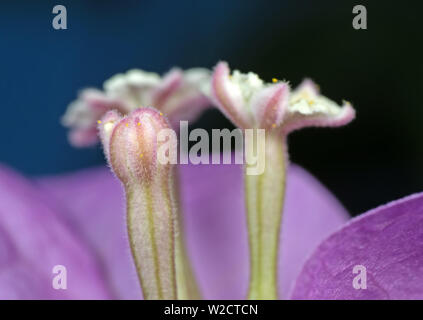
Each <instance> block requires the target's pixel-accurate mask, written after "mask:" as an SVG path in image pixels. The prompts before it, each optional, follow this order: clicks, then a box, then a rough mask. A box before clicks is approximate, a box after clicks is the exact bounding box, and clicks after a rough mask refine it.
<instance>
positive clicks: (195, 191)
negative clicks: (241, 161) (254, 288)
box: [0, 165, 423, 299]
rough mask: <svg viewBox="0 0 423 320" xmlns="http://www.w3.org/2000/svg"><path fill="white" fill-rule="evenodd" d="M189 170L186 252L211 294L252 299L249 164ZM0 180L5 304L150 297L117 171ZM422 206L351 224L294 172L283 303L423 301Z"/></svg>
mask: <svg viewBox="0 0 423 320" xmlns="http://www.w3.org/2000/svg"><path fill="white" fill-rule="evenodd" d="M179 169H180V176H181V179H180V182H181V193H182V200H183V201H182V202H183V206H184V208H185V210H184V212H185V222H186V225H185V233H186V240H187V247H188V251H189V256H190V258H191V260H192V262H193V265H194V269H195V273H196V275H197V278H198V282H199V284H200V289H201V291H202V294H203V297H204V298H206V299H244V298H245V297H246V296H245V292H246V289H247V286H248V273H249V267H248V265H249V263H248V248H247V247H248V244H247V228H246V225H245V216H244V209H245V208H244V202H243V195H242V188H241V186H242V170H241V167H240V166H239V165H195V166H194V165H182V166H180V167H179ZM0 176H1V179H0V191H1V192H0V195H1V201H0V237H1V242H0V243H1V247H0V248H1V249H0V265H1V273H0V297H1V298H2V299H109V298H115V299H139V298H141V297H142V294H141V290H140V287H139V283H138V280H137V276H136V271H135V267H134V264H133V260H132V258H131V255H130V249H129V244H128V240H127V236H126V230H125V222H124V217H125V210H124V196H123V192H122V190H121V187H120V185H119V182H118V181H117V179H116V178H114V177H113V175H112V174H111V173H110V171H109V170H108V169H107V168H105V167H103V168H96V169H86V170H83V171H80V172H77V173H74V174H67V175H62V176H53V177H46V178H41V179H38V180H36V181H30V180H28V179H26V178H24V177H22V176H20V175H19V174H17V173H15V172H13V171H11V170H10V169H7V168H4V167H2V168H0ZM204 203H207V204H208V205H206V206H205V205H204ZM422 211H423V195H422V194H417V195H414V196H411V197H407V198H404V199H401V200H399V201H395V202H392V203H390V204H388V205H385V206H382V207H379V208H376V209H374V210H372V211H370V212H368V213H366V214H363V215H361V216H359V217H358V218H355V219H352V220H350V221H349V222H347V220H348V215H347V213H346V212H345V210H344V209H343V207H342V206H341V205H340V204H339V202H338V201H337V200H336V199H335V198H334V197H333V196H332V195H331V194H330V193H329V192H328V191H327V190H326V189H325V188H324V187H323V186H322V185H321V184H320V183H319V182H318V181H317V180H316V179H314V178H313V177H312V176H311V175H310V174H308V173H307V172H305V171H304V170H303V169H301V168H299V167H297V166H295V165H291V166H290V168H289V170H288V182H287V192H286V200H285V210H284V215H285V219H284V224H283V227H282V228H283V233H282V239H281V245H280V251H281V255H280V257H281V259H280V263H279V264H280V265H281V263H282V261H283V268H281V277H280V279H279V283H278V287H279V291H280V292H281V296H280V297H281V298H294V299H317V298H325V299H360V298H362V299H371V298H374V299H385V298H391V299H395V298H399V299H412V298H414V299H415V298H418V299H421V298H423V286H421V283H422V282H423V272H422V267H423V254H422V252H423V250H422V249H423V248H422V246H423V225H422V224H423V222H422V218H421V217H422V215H423V212H422ZM325 239H326V240H325ZM322 240H323V241H322ZM319 243H320V245H318V244H319ZM304 263H305V264H304ZM58 264H61V265H64V266H66V267H67V270H68V272H67V275H68V289H67V290H55V289H53V288H52V285H51V282H52V278H53V276H54V274H53V273H52V268H53V266H54V265H58ZM354 265H364V266H366V267H367V272H368V276H367V289H366V290H355V289H354V288H353V287H352V285H351V284H352V281H353V278H354V276H355V275H354V274H353V273H352V268H353V266H354ZM294 284H295V288H294Z"/></svg>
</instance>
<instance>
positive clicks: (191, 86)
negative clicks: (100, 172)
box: [62, 68, 210, 147]
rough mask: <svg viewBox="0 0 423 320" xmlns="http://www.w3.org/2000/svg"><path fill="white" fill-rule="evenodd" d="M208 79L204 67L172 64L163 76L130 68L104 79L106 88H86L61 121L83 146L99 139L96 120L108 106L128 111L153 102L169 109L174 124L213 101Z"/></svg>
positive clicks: (207, 72)
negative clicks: (191, 67)
mask: <svg viewBox="0 0 423 320" xmlns="http://www.w3.org/2000/svg"><path fill="white" fill-rule="evenodd" d="M209 82H210V71H209V70H207V69H203V68H193V69H188V70H185V71H182V70H180V69H178V68H173V69H171V70H170V71H169V72H168V73H166V74H165V75H164V76H163V77H160V76H159V75H158V74H156V73H153V72H145V71H143V70H138V69H134V70H130V71H128V72H126V73H125V74H117V75H115V76H113V77H112V78H110V79H109V80H107V81H105V83H104V90H103V91H101V90H97V89H85V90H83V91H82V92H81V93H80V94H79V97H78V99H77V100H75V101H74V102H72V103H71V104H70V105H69V107H68V109H67V111H66V113H65V115H64V116H63V118H62V123H63V125H65V126H66V127H69V128H70V132H69V141H70V143H71V144H72V145H74V146H76V147H84V146H90V145H93V144H95V143H97V142H98V136H97V123H98V121H99V120H100V119H101V117H102V116H103V115H104V114H105V113H106V112H107V111H109V110H117V111H119V112H120V113H121V114H128V113H130V112H131V111H133V110H135V109H137V108H139V107H141V106H154V107H155V108H157V109H159V110H161V111H162V112H164V113H166V115H167V116H168V117H169V120H170V121H171V123H172V124H176V123H177V122H178V121H179V120H192V119H194V118H195V117H197V116H198V115H199V114H200V113H201V112H202V111H203V110H204V108H206V107H207V106H208V105H209V104H210V102H209V99H208V98H207V96H208V91H209Z"/></svg>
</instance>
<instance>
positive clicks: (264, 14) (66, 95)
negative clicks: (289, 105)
mask: <svg viewBox="0 0 423 320" xmlns="http://www.w3.org/2000/svg"><path fill="white" fill-rule="evenodd" d="M57 4H62V5H65V6H66V8H67V26H68V29H67V30H54V29H53V28H52V26H51V22H52V19H53V17H54V15H53V14H52V8H53V7H54V6H55V5H57ZM357 4H362V5H365V6H366V8H367V14H368V17H367V18H368V25H367V27H368V29H367V30H355V29H353V28H352V20H353V17H354V16H355V15H354V14H353V13H352V8H353V7H354V6H355V5H357ZM422 14H423V6H422V4H421V1H420V2H417V1H416V2H411V1H403V2H398V1H395V2H389V1H375V0H372V1H358V2H357V1H349V0H343V1H327V0H318V1H317V0H313V1H312V0H308V1H306V0H295V1H294V0H290V1H284V0H280V1H247V0H239V1H238V0H233V1H228V0H226V1H224V0H222V1H221V0H214V1H194V0H192V1H184V0H180V1H169V0H167V1H158V0H155V1H152V0H143V1H124V0H120V1H105V0H101V1H100V0H98V1H88V0H85V1H74V0H73V1H62V0H61V1H59V2H57V1H23V0H19V1H7V0H2V1H1V3H0V65H1V68H0V70H1V75H0V94H1V100H0V101H1V103H0V108H1V122H2V124H1V126H0V162H1V163H5V164H7V165H9V166H11V167H13V168H15V169H17V170H19V171H21V172H22V173H24V174H26V175H47V174H57V173H64V172H70V171H75V170H78V169H81V168H86V167H89V166H96V165H101V164H104V159H103V154H102V151H101V149H100V148H99V147H97V148H88V149H75V148H72V147H71V146H70V145H69V144H68V141H67V138H66V129H64V128H63V127H62V126H61V125H60V122H59V120H60V117H61V116H62V114H63V113H64V111H65V109H66V107H67V105H68V103H69V102H71V101H72V100H74V99H75V98H76V95H77V92H78V90H80V89H81V88H84V87H98V88H101V87H102V83H103V81H104V80H106V79H107V78H109V77H110V76H112V75H113V74H115V73H119V72H124V71H126V70H128V69H131V68H141V69H146V70H149V71H156V72H159V73H163V72H165V71H167V70H168V69H169V68H171V67H172V66H175V65H176V66H180V67H182V68H189V67H197V66H204V67H209V68H211V67H213V66H214V65H215V64H216V62H217V61H219V60H226V61H228V62H229V63H230V66H231V67H232V68H238V69H240V70H241V71H250V70H251V71H254V72H256V73H258V74H259V75H260V76H261V77H262V78H264V79H266V80H268V81H270V80H271V79H272V78H273V77H275V78H278V79H287V80H289V81H290V82H291V84H292V85H294V86H295V85H297V84H298V83H299V82H300V81H301V79H302V78H303V77H311V78H312V79H314V80H315V81H316V82H317V83H318V84H319V85H320V87H321V89H322V92H323V94H325V95H326V96H328V97H330V98H332V99H334V100H336V101H338V102H341V100H342V99H347V100H349V101H351V102H352V103H353V105H354V106H355V108H356V109H357V119H356V120H355V121H354V122H353V123H352V124H350V125H349V126H347V127H344V128H337V129H307V130H303V131H300V132H296V133H294V134H292V135H291V136H290V139H289V148H290V155H291V160H292V161H293V162H295V163H297V164H299V165H301V166H303V167H305V168H306V169H307V170H309V171H310V172H311V173H312V174H313V175H315V176H316V177H317V178H318V179H319V180H320V181H322V183H323V184H325V185H326V186H327V187H328V188H329V189H330V190H331V191H332V192H333V193H334V194H335V195H336V196H337V197H338V198H339V199H340V200H341V202H342V203H343V204H344V205H345V206H346V208H347V209H348V210H349V211H350V212H351V213H352V214H354V215H356V214H359V213H361V212H363V211H366V210H368V209H370V208H372V207H375V206H377V205H380V204H383V203H385V202H387V201H390V200H393V199H397V198H400V197H402V196H405V195H407V194H410V193H414V192H418V191H423V60H422V57H423V49H422V46H421V43H422V35H423V26H422V20H421V16H422ZM193 127H203V128H206V129H211V128H225V127H228V128H231V127H232V125H231V124H230V123H229V121H227V120H226V119H225V118H224V117H223V116H222V115H221V114H220V113H219V112H218V111H216V110H211V111H208V112H206V113H205V114H204V115H203V116H202V117H201V118H200V119H199V121H198V122H197V123H195V124H194V125H193Z"/></svg>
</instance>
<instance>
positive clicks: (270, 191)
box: [211, 62, 355, 299]
mask: <svg viewBox="0 0 423 320" xmlns="http://www.w3.org/2000/svg"><path fill="white" fill-rule="evenodd" d="M211 95H212V100H213V102H214V104H215V105H216V106H217V107H218V108H219V109H220V110H221V111H222V113H223V114H225V115H226V116H227V117H228V118H229V119H230V120H231V121H232V122H233V123H234V125H236V126H238V127H239V128H241V129H249V130H255V131H256V132H257V133H256V135H257V138H256V140H257V141H255V138H254V137H253V136H252V135H251V134H250V135H248V134H247V133H248V130H246V133H245V135H244V137H245V138H244V145H245V150H246V155H245V158H246V165H245V170H244V172H245V177H244V181H245V200H246V211H247V222H248V229H249V238H250V242H249V248H250V258H251V262H250V263H251V276H250V285H249V297H250V298H252V299H274V298H276V297H277V287H276V282H277V280H276V278H277V277H278V272H277V270H278V269H277V261H278V245H279V239H280V223H281V219H282V212H283V210H282V209H283V203H284V194H285V181H286V168H287V163H288V161H289V158H288V152H287V143H286V138H287V135H288V134H289V133H290V132H291V131H293V130H296V129H300V128H304V127H308V126H323V127H337V126H341V125H345V124H347V123H349V122H350V121H351V120H352V119H354V117H355V111H354V109H353V108H352V106H351V105H350V104H349V103H348V102H346V103H345V104H344V105H343V106H342V107H341V106H338V105H337V104H336V103H335V102H333V101H331V100H329V99H328V98H326V97H324V96H322V95H321V94H320V93H319V91H318V89H317V86H316V85H314V84H313V82H312V81H311V80H305V81H304V82H303V83H302V84H301V85H300V86H299V87H298V88H297V89H295V90H294V91H292V92H291V90H290V87H289V85H288V83H286V82H283V81H280V82H278V81H277V79H274V81H273V82H272V83H265V82H264V81H263V80H261V79H260V78H259V77H258V75H256V74H255V73H252V72H249V73H247V74H243V73H241V72H239V71H237V70H235V71H234V72H233V73H232V74H230V70H229V67H228V65H227V64H226V63H225V62H220V63H218V64H217V66H216V67H215V70H214V73H213V76H212V85H211ZM260 133H261V134H260ZM255 144H257V150H258V151H257V154H259V155H261V156H262V158H264V159H265V163H266V164H265V169H263V170H262V171H261V172H259V173H253V174H252V173H251V170H250V168H249V165H248V163H249V162H250V161H249V156H251V154H252V153H253V152H254V151H253V150H254V149H255Z"/></svg>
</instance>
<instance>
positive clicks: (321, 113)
mask: <svg viewBox="0 0 423 320" xmlns="http://www.w3.org/2000/svg"><path fill="white" fill-rule="evenodd" d="M212 82H213V85H212V96H213V100H214V102H215V104H216V105H217V106H218V107H219V109H220V110H221V111H222V112H223V113H224V114H225V115H226V116H227V117H228V118H229V119H230V120H231V121H232V122H233V123H234V124H235V125H237V126H238V127H240V128H266V129H276V128H278V129H279V130H280V131H282V132H283V133H284V134H288V133H290V132H291V131H293V130H297V129H300V128H304V127H308V126H327V127H336V126H341V125H345V124H347V123H348V122H350V121H351V120H352V119H354V117H355V111H354V109H353V108H352V106H351V104H350V103H348V102H345V103H344V105H343V106H339V105H337V104H336V103H335V102H333V101H331V100H330V99H328V98H326V97H325V96H323V95H321V94H320V93H319V89H318V87H317V85H315V84H314V83H313V82H312V81H311V80H310V79H306V80H304V81H303V83H302V84H300V85H299V86H298V88H296V89H295V90H293V91H291V89H290V87H289V85H288V83H286V82H284V81H277V80H276V79H273V81H272V82H271V83H265V82H264V81H263V80H261V79H260V78H259V77H258V75H256V74H255V73H252V72H249V73H247V74H243V73H241V72H240V71H238V70H235V71H234V72H233V73H232V75H231V74H230V70H229V67H228V65H227V63H225V62H220V63H219V64H218V65H217V66H216V68H215V71H214V73H213V80H212Z"/></svg>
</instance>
